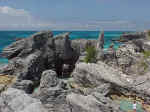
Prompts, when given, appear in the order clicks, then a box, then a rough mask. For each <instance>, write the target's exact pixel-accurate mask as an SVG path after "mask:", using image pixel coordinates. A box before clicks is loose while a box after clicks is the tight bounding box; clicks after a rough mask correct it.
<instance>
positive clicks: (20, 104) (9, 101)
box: [0, 88, 48, 112]
mask: <svg viewBox="0 0 150 112" xmlns="http://www.w3.org/2000/svg"><path fill="white" fill-rule="evenodd" d="M0 112H48V111H47V110H46V109H45V108H44V107H43V105H42V103H41V102H40V100H38V99H35V98H32V97H30V96H29V95H27V94H26V93H25V92H24V91H21V90H18V89H14V88H9V89H8V90H7V91H5V92H3V93H2V94H1V96H0Z"/></svg>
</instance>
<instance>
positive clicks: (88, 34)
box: [0, 31, 129, 64]
mask: <svg viewBox="0 0 150 112" xmlns="http://www.w3.org/2000/svg"><path fill="white" fill-rule="evenodd" d="M36 32H37V31H0V52H1V51H2V49H3V48H4V47H6V46H8V45H10V44H11V43H12V42H14V41H15V39H16V38H27V37H29V36H30V35H32V34H34V33H36ZM64 32H68V31H53V34H54V35H57V34H60V33H64ZM128 32H129V31H128ZM99 33H100V32H99V31H71V35H70V38H71V39H80V38H84V39H97V38H98V36H99ZM123 33H124V32H123V31H105V32H104V39H105V46H104V48H105V49H107V48H108V47H109V45H110V44H111V43H112V41H111V40H112V39H117V38H119V37H120V35H121V34H123ZM118 46H119V43H115V48H117V47H118ZM4 63H8V60H7V59H4V58H1V57H0V64H4Z"/></svg>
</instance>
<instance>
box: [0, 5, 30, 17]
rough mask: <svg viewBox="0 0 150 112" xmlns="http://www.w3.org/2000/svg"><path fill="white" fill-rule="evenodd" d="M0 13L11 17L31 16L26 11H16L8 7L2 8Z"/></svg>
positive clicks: (0, 7)
mask: <svg viewBox="0 0 150 112" xmlns="http://www.w3.org/2000/svg"><path fill="white" fill-rule="evenodd" d="M0 13H2V14H8V15H10V16H30V13H29V12H28V11H25V10H24V9H15V8H11V7H8V6H0Z"/></svg>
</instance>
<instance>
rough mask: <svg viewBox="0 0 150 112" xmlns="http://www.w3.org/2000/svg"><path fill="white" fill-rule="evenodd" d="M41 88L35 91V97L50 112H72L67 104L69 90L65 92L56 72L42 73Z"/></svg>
mask: <svg viewBox="0 0 150 112" xmlns="http://www.w3.org/2000/svg"><path fill="white" fill-rule="evenodd" d="M40 82H41V83H40V87H39V88H38V90H37V91H35V92H34V93H33V94H34V97H35V98H38V99H40V101H41V102H42V103H43V104H44V106H45V107H46V109H47V110H49V111H50V112H51V111H52V112H70V109H69V105H68V104H67V102H66V95H67V94H68V90H65V89H64V87H62V86H63V84H62V81H61V80H60V79H58V77H57V74H56V72H54V71H52V70H47V71H44V72H43V73H42V77H41V81H40Z"/></svg>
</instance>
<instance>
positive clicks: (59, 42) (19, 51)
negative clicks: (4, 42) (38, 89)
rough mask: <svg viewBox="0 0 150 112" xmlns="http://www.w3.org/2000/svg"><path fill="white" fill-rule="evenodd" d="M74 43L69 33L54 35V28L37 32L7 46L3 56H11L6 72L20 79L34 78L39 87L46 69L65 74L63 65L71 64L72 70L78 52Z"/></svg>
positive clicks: (35, 84) (32, 79)
mask: <svg viewBox="0 0 150 112" xmlns="http://www.w3.org/2000/svg"><path fill="white" fill-rule="evenodd" d="M71 45H72V44H71V41H70V39H69V34H68V33H66V34H61V35H58V36H56V37H55V38H53V34H52V32H51V31H43V32H38V33H36V34H34V35H32V36H31V37H29V38H24V39H21V40H18V41H16V42H14V43H12V44H11V45H9V46H8V47H6V48H4V50H3V52H2V56H3V57H5V58H8V59H9V64H8V66H7V68H6V70H5V71H3V72H4V73H5V72H7V73H9V74H11V75H16V76H17V77H18V79H19V80H31V81H33V83H34V86H37V85H39V83H40V78H41V74H42V72H43V71H45V70H47V69H52V70H54V71H56V72H57V75H60V76H62V74H63V65H64V64H68V65H69V69H70V70H69V71H70V72H72V70H73V68H74V64H75V63H76V61H77V60H78V57H79V51H78V49H76V48H73V47H72V46H71ZM70 72H69V73H70ZM69 73H68V74H69Z"/></svg>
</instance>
